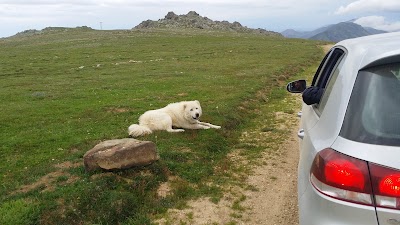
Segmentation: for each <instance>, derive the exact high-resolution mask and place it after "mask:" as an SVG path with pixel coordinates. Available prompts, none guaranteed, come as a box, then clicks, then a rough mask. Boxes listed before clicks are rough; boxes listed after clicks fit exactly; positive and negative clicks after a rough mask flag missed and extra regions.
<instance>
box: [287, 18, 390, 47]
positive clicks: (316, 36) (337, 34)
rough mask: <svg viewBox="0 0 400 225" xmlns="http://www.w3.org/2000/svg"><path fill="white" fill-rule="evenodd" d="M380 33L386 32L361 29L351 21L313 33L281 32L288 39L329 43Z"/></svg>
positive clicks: (368, 28) (322, 28)
mask: <svg viewBox="0 0 400 225" xmlns="http://www.w3.org/2000/svg"><path fill="white" fill-rule="evenodd" d="M380 33H386V31H382V30H376V29H373V28H370V27H363V26H361V25H358V24H356V23H353V22H352V21H348V22H341V23H338V24H333V25H329V26H325V27H321V28H318V29H316V30H313V31H306V32H300V31H295V30H293V29H289V30H285V31H283V32H281V34H282V35H283V36H284V37H288V38H303V39H312V40H322V41H330V42H339V41H342V40H345V39H349V38H356V37H362V36H367V35H372V34H380Z"/></svg>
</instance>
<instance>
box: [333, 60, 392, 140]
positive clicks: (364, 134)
mask: <svg viewBox="0 0 400 225" xmlns="http://www.w3.org/2000/svg"><path fill="white" fill-rule="evenodd" d="M340 136H342V137H344V138H347V139H350V140H353V141H357V142H363V143H370V144H377V145H391V146H400V62H397V63H390V64H385V65H380V66H375V67H372V68H368V69H365V70H361V71H359V74H358V76H357V79H356V82H355V85H354V89H353V92H352V95H351V97H350V102H349V106H348V108H347V111H346V115H345V119H344V123H343V127H342V130H341V132H340Z"/></svg>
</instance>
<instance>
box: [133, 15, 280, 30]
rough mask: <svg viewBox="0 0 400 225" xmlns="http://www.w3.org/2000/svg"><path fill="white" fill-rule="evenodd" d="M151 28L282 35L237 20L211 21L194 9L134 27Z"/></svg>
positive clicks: (144, 22)
mask: <svg viewBox="0 0 400 225" xmlns="http://www.w3.org/2000/svg"><path fill="white" fill-rule="evenodd" d="M151 28H170V29H204V30H220V31H234V32H241V33H258V34H265V35H270V36H282V35H281V34H280V33H277V32H273V31H267V30H265V29H251V28H248V27H246V26H242V25H241V24H240V23H239V22H233V23H230V22H228V21H213V20H211V19H209V18H207V17H202V16H200V15H199V14H198V13H196V12H195V11H190V12H189V13H188V14H186V15H179V16H178V15H176V14H175V13H174V12H168V14H167V15H166V16H165V17H164V19H159V20H158V21H153V20H146V21H143V22H142V23H140V24H139V25H137V26H136V27H134V29H151Z"/></svg>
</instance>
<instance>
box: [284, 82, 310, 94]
mask: <svg viewBox="0 0 400 225" xmlns="http://www.w3.org/2000/svg"><path fill="white" fill-rule="evenodd" d="M306 88H307V83H306V80H296V81H292V82H290V83H288V84H287V86H286V89H287V91H288V92H290V93H301V92H303V91H304V90H306Z"/></svg>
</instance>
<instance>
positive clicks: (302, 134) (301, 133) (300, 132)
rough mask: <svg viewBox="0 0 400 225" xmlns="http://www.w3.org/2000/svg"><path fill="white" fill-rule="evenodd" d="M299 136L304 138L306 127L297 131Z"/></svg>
mask: <svg viewBox="0 0 400 225" xmlns="http://www.w3.org/2000/svg"><path fill="white" fill-rule="evenodd" d="M297 137H299V138H300V139H303V138H304V129H300V130H299V131H298V132H297Z"/></svg>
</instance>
